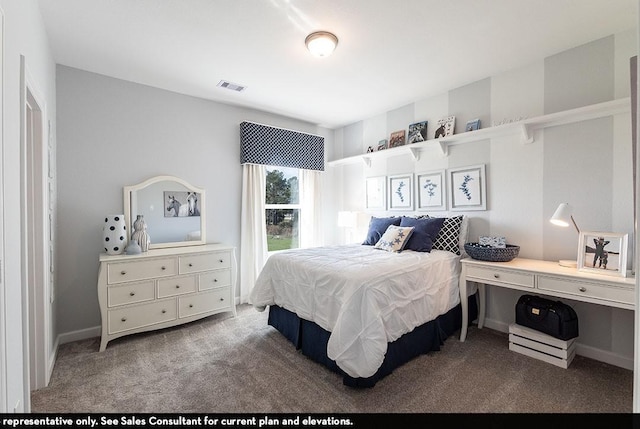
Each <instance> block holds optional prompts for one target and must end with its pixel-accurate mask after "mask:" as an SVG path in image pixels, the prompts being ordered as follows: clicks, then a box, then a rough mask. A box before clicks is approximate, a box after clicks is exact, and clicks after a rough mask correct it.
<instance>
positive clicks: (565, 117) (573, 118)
mask: <svg viewBox="0 0 640 429" xmlns="http://www.w3.org/2000/svg"><path fill="white" fill-rule="evenodd" d="M630 111H631V99H630V98H620V99H617V100H613V101H606V102H604V103H598V104H592V105H590V106H584V107H578V108H576V109H570V110H564V111H562V112H556V113H550V114H548V115H543V116H538V117H535V118H527V119H523V120H521V121H517V122H510V123H508V124H502V125H497V126H495V127H489V128H481V129H479V130H476V131H468V132H464V133H460V134H454V135H452V136H447V137H443V138H441V139H433V140H427V141H424V142H419V143H411V144H406V145H404V146H399V147H394V148H390V149H385V150H381V151H379V152H370V153H364V154H361V155H354V156H350V157H346V158H341V159H336V160H334V161H328V162H327V165H329V166H337V165H345V164H353V163H356V162H364V163H365V164H366V165H367V166H369V167H371V162H372V160H374V159H385V158H389V157H391V156H399V155H404V154H410V155H411V156H412V157H413V159H414V160H416V161H417V160H419V159H420V153H421V152H422V150H423V149H426V148H430V147H434V146H435V147H437V148H439V149H440V152H441V153H442V155H443V156H447V155H449V146H452V145H457V144H464V143H471V142H475V141H481V140H487V139H490V138H493V137H500V136H506V135H518V134H520V138H521V140H522V143H524V144H527V143H533V141H534V137H533V135H534V131H536V130H539V129H542V128H549V127H555V126H558V125H566V124H571V123H575V122H580V121H587V120H591V119H598V118H604V117H606V116H613V115H619V114H622V113H627V112H630Z"/></svg>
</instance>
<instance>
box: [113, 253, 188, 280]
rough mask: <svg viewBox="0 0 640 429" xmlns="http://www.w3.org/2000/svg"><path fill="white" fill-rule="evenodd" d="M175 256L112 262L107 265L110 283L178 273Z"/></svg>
mask: <svg viewBox="0 0 640 429" xmlns="http://www.w3.org/2000/svg"><path fill="white" fill-rule="evenodd" d="M175 261H176V260H175V259H174V258H163V259H150V260H144V261H131V262H117V263H110V264H108V267H107V277H108V283H109V284H115V283H124V282H130V281H135V280H146V279H152V278H156V277H167V276H174V275H176V262H175Z"/></svg>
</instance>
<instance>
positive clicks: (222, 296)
mask: <svg viewBox="0 0 640 429" xmlns="http://www.w3.org/2000/svg"><path fill="white" fill-rule="evenodd" d="M223 308H231V288H230V287H225V288H220V289H214V290H212V291H211V292H205V293H199V294H196V295H189V296H183V297H180V298H178V311H179V313H178V317H189V316H194V315H196V314H200V313H206V312H209V311H215V310H221V309H223Z"/></svg>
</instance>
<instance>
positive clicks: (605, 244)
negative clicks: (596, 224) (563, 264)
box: [578, 231, 629, 277]
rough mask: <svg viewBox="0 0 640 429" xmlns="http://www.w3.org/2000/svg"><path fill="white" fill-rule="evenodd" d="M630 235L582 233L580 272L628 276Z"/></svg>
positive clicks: (579, 256)
mask: <svg viewBox="0 0 640 429" xmlns="http://www.w3.org/2000/svg"><path fill="white" fill-rule="evenodd" d="M628 242H629V234H619V233H615V232H598V231H581V232H580V236H579V238H578V270H579V271H588V272H592V273H597V274H603V275H608V276H619V277H626V276H627V248H628Z"/></svg>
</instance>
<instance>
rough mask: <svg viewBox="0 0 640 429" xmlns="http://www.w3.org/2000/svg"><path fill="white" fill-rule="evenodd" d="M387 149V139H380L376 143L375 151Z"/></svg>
mask: <svg viewBox="0 0 640 429" xmlns="http://www.w3.org/2000/svg"><path fill="white" fill-rule="evenodd" d="M386 148H387V139H382V140H380V141H379V142H378V149H377V150H385V149H386Z"/></svg>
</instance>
